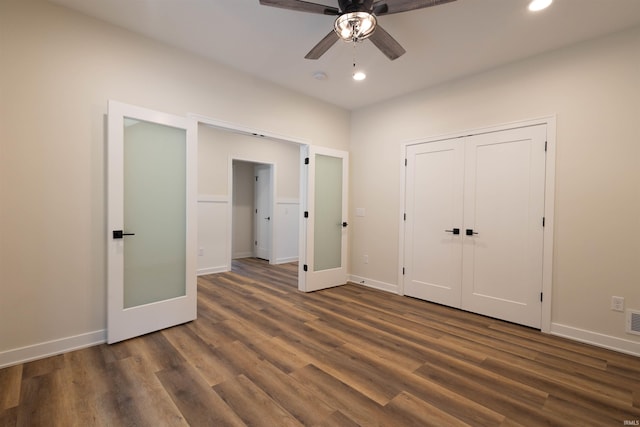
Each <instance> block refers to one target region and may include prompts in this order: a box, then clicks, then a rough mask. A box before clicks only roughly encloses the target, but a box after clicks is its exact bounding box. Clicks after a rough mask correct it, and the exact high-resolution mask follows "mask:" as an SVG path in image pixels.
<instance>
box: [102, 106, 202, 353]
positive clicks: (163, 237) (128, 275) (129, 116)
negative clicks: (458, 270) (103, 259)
mask: <svg viewBox="0 0 640 427" xmlns="http://www.w3.org/2000/svg"><path fill="white" fill-rule="evenodd" d="M108 123H109V124H108V127H109V134H108V219H107V223H108V227H109V228H108V237H107V246H108V248H107V254H108V256H107V258H108V259H107V263H108V267H107V274H108V277H107V290H108V295H107V301H108V307H107V342H108V343H114V342H117V341H122V340H125V339H128V338H132V337H135V336H139V335H143V334H146V333H149V332H153V331H156V330H160V329H163V328H167V327H170V326H173V325H177V324H180V323H185V322H188V321H191V320H193V319H195V318H196V311H197V309H196V304H197V299H196V263H195V261H196V256H195V249H196V239H197V237H196V236H197V234H196V224H197V218H196V202H197V201H196V182H197V181H196V178H197V175H196V173H197V169H196V167H197V153H196V149H197V146H196V139H195V133H194V132H193V129H189V126H188V121H187V119H186V118H182V117H178V116H173V115H169V114H164V113H159V112H156V111H152V110H147V109H144V108H140V107H135V106H132V105H127V104H122V103H119V102H114V101H110V102H109V118H108Z"/></svg>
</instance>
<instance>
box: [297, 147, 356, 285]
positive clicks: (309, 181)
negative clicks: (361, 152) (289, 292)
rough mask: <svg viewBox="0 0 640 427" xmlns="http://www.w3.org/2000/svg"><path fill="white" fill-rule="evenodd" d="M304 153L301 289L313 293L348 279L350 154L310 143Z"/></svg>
mask: <svg viewBox="0 0 640 427" xmlns="http://www.w3.org/2000/svg"><path fill="white" fill-rule="evenodd" d="M303 155H304V156H305V160H304V166H303V173H302V177H303V183H304V184H303V185H304V187H303V188H304V189H305V193H306V194H303V197H302V200H303V203H304V205H303V206H304V217H303V218H302V223H301V224H302V228H301V233H300V235H301V237H302V239H301V246H300V247H301V248H303V251H302V254H303V258H304V259H302V260H301V262H300V273H299V277H300V280H299V288H300V290H302V291H305V292H310V291H316V290H319V289H325V288H329V287H332V286H338V285H344V284H345V283H346V282H347V229H348V228H347V227H348V223H347V217H348V192H347V189H348V176H349V175H348V174H349V169H348V166H349V154H348V153H347V152H346V151H339V150H332V149H328V148H322V147H315V146H310V147H309V148H308V151H307V152H306V153H304V154H303Z"/></svg>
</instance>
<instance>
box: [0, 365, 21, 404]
mask: <svg viewBox="0 0 640 427" xmlns="http://www.w3.org/2000/svg"><path fill="white" fill-rule="evenodd" d="M23 366H24V365H15V366H10V367H8V368H6V369H2V370H0V390H2V392H0V413H2V411H6V410H7V409H10V408H14V407H16V406H18V404H19V403H20V384H21V382H22V369H23Z"/></svg>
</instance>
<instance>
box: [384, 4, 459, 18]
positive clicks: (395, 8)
mask: <svg viewBox="0 0 640 427" xmlns="http://www.w3.org/2000/svg"><path fill="white" fill-rule="evenodd" d="M454 1H456V0H380V1H377V2H375V3H374V4H373V13H374V15H378V16H381V15H391V14H392V13H400V12H406V11H409V10H415V9H424V8H425V7H431V6H438V5H441V4H445V3H451V2H454Z"/></svg>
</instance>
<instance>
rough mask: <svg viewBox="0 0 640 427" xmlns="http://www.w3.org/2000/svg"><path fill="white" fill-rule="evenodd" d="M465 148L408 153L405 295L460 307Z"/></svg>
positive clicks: (433, 146) (444, 145)
mask: <svg viewBox="0 0 640 427" xmlns="http://www.w3.org/2000/svg"><path fill="white" fill-rule="evenodd" d="M463 167H464V145H463V141H462V140H460V139H454V140H447V141H439V142H432V143H428V144H419V145H414V146H410V147H408V148H407V170H406V197H405V203H406V206H405V212H406V222H405V252H404V253H405V265H404V269H405V276H404V278H405V279H404V293H405V295H409V296H413V297H416V298H421V299H425V300H429V301H433V302H437V303H440V304H445V305H450V306H454V307H460V291H461V280H462V246H461V242H462V237H463V236H462V233H461V230H462V220H463V218H462V201H463V185H464V179H463V177H464V170H463Z"/></svg>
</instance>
